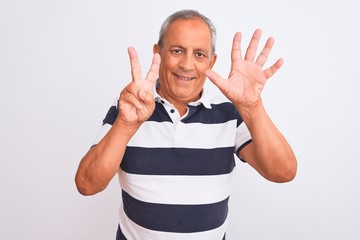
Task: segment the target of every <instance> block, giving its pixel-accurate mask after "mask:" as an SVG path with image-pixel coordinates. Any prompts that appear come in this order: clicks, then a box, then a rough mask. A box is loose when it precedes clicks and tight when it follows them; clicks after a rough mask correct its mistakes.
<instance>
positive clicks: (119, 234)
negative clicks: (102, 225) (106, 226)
mask: <svg viewBox="0 0 360 240" xmlns="http://www.w3.org/2000/svg"><path fill="white" fill-rule="evenodd" d="M116 240H127V239H126V237H125V236H124V234H123V233H122V231H121V228H120V225H118V230H117V232H116Z"/></svg>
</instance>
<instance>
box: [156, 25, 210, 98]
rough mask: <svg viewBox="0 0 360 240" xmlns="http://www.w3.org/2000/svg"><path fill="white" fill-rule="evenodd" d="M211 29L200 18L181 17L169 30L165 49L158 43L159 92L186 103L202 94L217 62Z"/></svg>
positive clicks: (165, 39)
mask: <svg viewBox="0 0 360 240" xmlns="http://www.w3.org/2000/svg"><path fill="white" fill-rule="evenodd" d="M211 43H212V39H211V32H210V29H209V27H208V26H207V24H206V23H204V22H203V21H202V20H200V19H181V20H176V21H174V22H173V23H171V24H170V25H169V27H168V29H167V31H166V32H165V35H164V40H163V48H162V49H159V47H158V46H157V45H155V46H154V52H158V53H159V54H160V56H161V65H160V72H159V81H160V88H159V89H158V93H159V94H160V96H162V97H164V98H166V99H167V100H168V101H169V102H171V103H172V104H174V105H176V104H182V105H186V104H187V103H189V102H191V101H195V100H197V99H198V98H199V97H200V93H201V90H202V88H203V85H204V82H205V79H206V75H205V71H206V70H207V69H211V68H212V67H213V65H214V63H215V61H216V55H214V56H211Z"/></svg>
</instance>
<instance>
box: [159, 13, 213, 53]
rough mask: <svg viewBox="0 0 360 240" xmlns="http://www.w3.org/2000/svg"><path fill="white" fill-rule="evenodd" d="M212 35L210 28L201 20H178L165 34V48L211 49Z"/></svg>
mask: <svg viewBox="0 0 360 240" xmlns="http://www.w3.org/2000/svg"><path fill="white" fill-rule="evenodd" d="M211 42H212V35H211V31H210V28H209V26H208V25H207V24H206V23H205V22H204V21H203V20H201V19H200V18H195V19H178V20H175V21H174V22H172V23H171V24H170V25H169V27H168V29H167V30H166V32H165V34H164V46H168V47H169V46H173V45H177V46H182V47H186V48H188V47H192V48H201V49H205V50H209V49H211Z"/></svg>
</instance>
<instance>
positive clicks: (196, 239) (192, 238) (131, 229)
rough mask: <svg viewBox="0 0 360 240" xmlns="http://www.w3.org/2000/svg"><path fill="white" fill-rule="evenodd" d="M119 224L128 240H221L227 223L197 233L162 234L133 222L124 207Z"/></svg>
mask: <svg viewBox="0 0 360 240" xmlns="http://www.w3.org/2000/svg"><path fill="white" fill-rule="evenodd" d="M119 224H120V228H121V231H122V233H123V234H124V236H125V237H126V238H127V239H128V240H155V239H156V240H170V239H171V240H220V239H222V238H223V237H224V234H225V231H226V227H227V221H226V220H225V223H224V224H223V225H221V226H220V227H218V228H215V229H212V230H209V231H202V232H196V233H172V232H160V231H154V230H149V229H146V228H143V227H141V226H139V225H137V224H136V223H134V222H133V221H131V220H130V219H129V218H128V217H127V216H126V214H125V212H124V210H123V206H121V207H120V210H119Z"/></svg>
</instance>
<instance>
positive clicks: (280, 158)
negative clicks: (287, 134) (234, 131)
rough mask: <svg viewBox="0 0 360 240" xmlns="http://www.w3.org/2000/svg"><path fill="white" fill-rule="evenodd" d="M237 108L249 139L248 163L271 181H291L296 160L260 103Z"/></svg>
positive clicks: (294, 171)
mask: <svg viewBox="0 0 360 240" xmlns="http://www.w3.org/2000/svg"><path fill="white" fill-rule="evenodd" d="M237 108H238V111H239V112H240V114H241V116H242V118H243V120H244V122H245V123H246V125H247V127H248V129H249V131H250V133H251V136H252V141H253V154H251V156H252V158H253V159H249V160H248V161H249V162H251V163H252V165H253V166H254V167H255V168H256V170H258V171H259V172H260V173H261V174H262V175H263V176H264V177H266V178H267V179H269V180H271V181H275V182H284V181H290V180H291V179H293V178H294V177H295V174H296V169H297V166H296V165H297V163H296V157H295V155H294V153H293V151H292V149H291V147H290V145H289V144H288V142H287V141H286V139H285V138H284V136H283V135H282V134H281V133H280V131H279V130H278V129H277V127H276V126H275V125H274V123H273V122H272V121H271V119H270V118H269V116H268V115H267V113H266V111H265V109H264V106H263V104H262V102H261V100H259V102H258V103H257V104H254V105H253V106H250V107H244V106H237ZM245 160H247V159H245Z"/></svg>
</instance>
